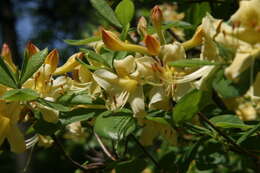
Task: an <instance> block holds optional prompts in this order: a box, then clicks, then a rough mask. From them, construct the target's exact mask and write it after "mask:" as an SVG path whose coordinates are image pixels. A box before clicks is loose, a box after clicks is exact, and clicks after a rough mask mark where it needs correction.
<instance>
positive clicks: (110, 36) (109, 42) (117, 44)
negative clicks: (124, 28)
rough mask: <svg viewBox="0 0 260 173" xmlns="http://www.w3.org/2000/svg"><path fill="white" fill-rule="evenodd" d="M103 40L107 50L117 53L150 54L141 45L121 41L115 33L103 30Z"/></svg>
mask: <svg viewBox="0 0 260 173" xmlns="http://www.w3.org/2000/svg"><path fill="white" fill-rule="evenodd" d="M102 40H103V42H104V44H105V45H106V47H107V48H109V49H111V50H115V51H131V52H139V53H142V54H149V52H148V50H147V49H146V48H145V47H143V46H139V45H135V44H130V43H126V42H123V41H121V40H120V39H119V38H118V37H117V36H116V35H115V34H114V33H113V32H110V31H106V30H102Z"/></svg>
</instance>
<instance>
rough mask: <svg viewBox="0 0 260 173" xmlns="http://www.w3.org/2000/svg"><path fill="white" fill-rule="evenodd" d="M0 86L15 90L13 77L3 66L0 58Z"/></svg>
mask: <svg viewBox="0 0 260 173" xmlns="http://www.w3.org/2000/svg"><path fill="white" fill-rule="evenodd" d="M0 84H3V85H5V86H8V87H10V88H17V83H16V78H15V75H14V73H13V72H12V71H11V70H10V69H9V67H8V66H7V65H6V64H5V62H4V61H3V58H2V57H0Z"/></svg>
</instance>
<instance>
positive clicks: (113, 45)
mask: <svg viewBox="0 0 260 173" xmlns="http://www.w3.org/2000/svg"><path fill="white" fill-rule="evenodd" d="M102 40H103V42H104V43H105V45H106V47H107V48H109V49H111V50H117V51H119V50H125V43H124V42H122V41H121V40H120V39H119V38H118V37H117V36H116V35H115V34H114V33H113V32H110V31H106V30H102Z"/></svg>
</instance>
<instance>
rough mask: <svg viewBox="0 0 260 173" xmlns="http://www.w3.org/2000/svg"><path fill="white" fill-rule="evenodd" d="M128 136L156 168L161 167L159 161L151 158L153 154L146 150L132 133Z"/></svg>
mask: <svg viewBox="0 0 260 173" xmlns="http://www.w3.org/2000/svg"><path fill="white" fill-rule="evenodd" d="M130 136H131V137H132V138H133V139H134V141H135V143H136V144H137V145H138V146H139V147H140V148H141V149H142V151H143V152H144V154H145V155H146V156H147V157H148V158H149V159H150V160H151V161H152V162H153V163H154V165H155V166H156V167H157V168H158V169H161V166H160V165H159V163H158V162H157V161H156V160H155V159H154V158H153V156H152V155H151V154H150V153H148V151H146V149H145V148H144V147H143V146H142V144H141V143H140V142H139V141H138V139H136V137H135V136H134V135H133V134H130Z"/></svg>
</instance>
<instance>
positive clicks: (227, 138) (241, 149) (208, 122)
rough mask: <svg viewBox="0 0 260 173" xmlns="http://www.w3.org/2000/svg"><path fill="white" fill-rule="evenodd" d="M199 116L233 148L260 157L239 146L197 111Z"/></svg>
mask: <svg viewBox="0 0 260 173" xmlns="http://www.w3.org/2000/svg"><path fill="white" fill-rule="evenodd" d="M199 116H200V118H201V119H202V120H203V121H205V122H206V123H207V124H208V125H209V126H210V127H212V128H213V129H214V130H216V131H217V132H218V133H219V134H220V135H221V136H222V137H224V138H225V139H226V140H227V141H228V142H229V143H230V144H231V145H233V146H234V149H235V150H236V151H237V152H239V153H241V154H244V155H247V156H250V157H252V158H254V159H256V160H258V161H259V160H260V157H259V156H257V155H255V154H253V153H251V152H249V151H247V150H245V149H244V148H242V147H241V146H239V145H238V144H237V143H236V142H235V141H234V140H233V139H232V138H230V137H229V136H227V135H226V134H225V133H224V132H222V131H221V130H220V129H218V128H217V127H216V126H215V125H214V124H213V123H211V122H210V121H209V119H208V118H207V117H206V116H205V115H204V114H202V113H199Z"/></svg>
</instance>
